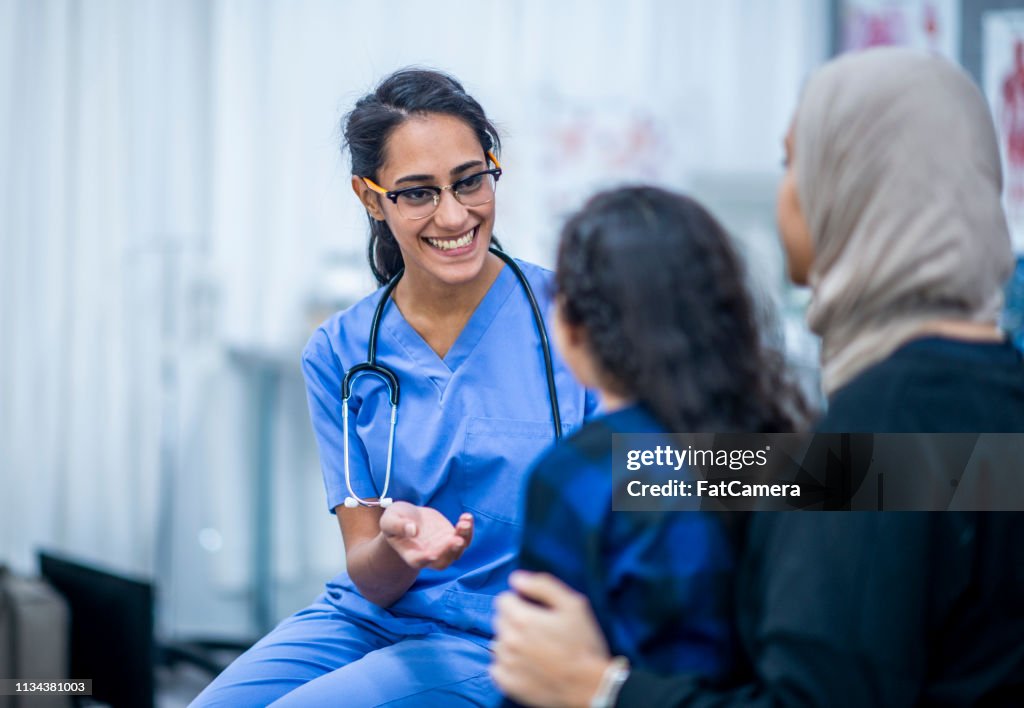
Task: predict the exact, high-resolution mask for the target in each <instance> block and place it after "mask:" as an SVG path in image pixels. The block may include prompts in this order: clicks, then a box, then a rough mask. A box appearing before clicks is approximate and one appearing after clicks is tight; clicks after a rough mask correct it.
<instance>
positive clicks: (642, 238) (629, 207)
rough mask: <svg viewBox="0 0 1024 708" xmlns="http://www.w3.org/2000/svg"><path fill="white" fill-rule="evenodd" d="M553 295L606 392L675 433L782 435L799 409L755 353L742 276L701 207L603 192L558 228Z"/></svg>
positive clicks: (757, 342)
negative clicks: (579, 330)
mask: <svg viewBox="0 0 1024 708" xmlns="http://www.w3.org/2000/svg"><path fill="white" fill-rule="evenodd" d="M555 287H556V288H557V291H558V295H559V296H560V306H561V308H562V310H561V312H562V315H563V316H564V318H565V321H566V322H567V323H569V324H572V325H582V326H583V329H584V331H585V333H586V337H587V342H588V344H589V348H590V350H591V351H592V353H593V355H594V357H595V359H596V361H597V363H598V364H599V365H600V367H601V369H602V370H603V373H604V374H605V375H606V376H607V377H608V380H607V382H606V383H607V385H609V386H610V387H611V388H612V389H613V390H616V391H617V392H618V393H620V394H627V395H629V396H631V397H635V398H636V399H637V400H638V401H640V402H641V403H643V404H645V405H646V406H647V407H648V408H649V409H650V410H651V411H652V412H653V414H654V415H655V416H656V417H657V418H658V419H659V420H660V421H661V422H662V424H664V425H665V426H666V427H668V428H669V429H670V430H673V431H675V432H764V433H771V432H789V431H792V430H794V429H796V428H797V426H799V425H801V424H802V423H803V420H801V418H805V417H806V410H807V409H806V406H805V404H804V403H803V400H802V397H801V396H800V394H799V392H798V390H797V389H796V387H795V386H794V385H792V384H791V383H790V382H789V380H788V379H787V377H786V374H785V366H784V363H783V360H782V357H781V356H780V355H779V354H778V353H776V352H772V351H770V350H768V349H767V348H766V347H764V345H763V340H762V338H761V336H760V333H759V327H758V323H757V320H756V317H755V314H754V312H755V310H754V306H753V301H752V299H751V296H750V294H749V292H748V290H747V287H746V284H745V278H744V271H743V268H742V266H741V263H740V260H739V258H738V257H737V255H736V253H735V251H734V250H733V247H732V245H731V243H730V239H729V236H728V234H727V233H726V232H725V230H724V229H723V228H722V227H721V226H720V225H719V223H718V222H717V221H716V220H715V218H714V217H713V216H711V214H709V213H708V212H707V210H705V209H704V208H703V207H702V206H701V205H700V204H698V203H697V202H696V201H694V200H693V199H690V198H688V197H685V196H682V195H678V194H673V193H672V192H668V191H666V190H663V189H659V188H656V187H646V186H640V187H626V188H620V189H615V190H610V191H606V192H602V193H600V194H598V195H596V196H594V197H593V198H591V199H590V201H588V202H587V204H586V205H585V206H584V207H583V208H582V209H581V210H580V211H579V212H577V213H576V214H575V215H574V216H572V217H571V218H570V220H569V221H568V223H566V225H565V227H564V228H563V229H562V234H561V242H560V245H559V249H558V266H557V273H556V276H555Z"/></svg>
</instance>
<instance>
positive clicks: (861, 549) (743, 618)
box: [616, 512, 929, 708]
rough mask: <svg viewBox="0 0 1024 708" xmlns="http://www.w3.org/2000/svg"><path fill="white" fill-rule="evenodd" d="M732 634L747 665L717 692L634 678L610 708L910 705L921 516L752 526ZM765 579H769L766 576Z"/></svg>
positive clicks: (921, 657)
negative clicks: (735, 632)
mask: <svg viewBox="0 0 1024 708" xmlns="http://www.w3.org/2000/svg"><path fill="white" fill-rule="evenodd" d="M747 538H748V541H747V548H746V549H745V551H744V554H743V558H742V560H741V568H740V576H739V577H738V579H737V581H738V593H739V596H740V597H739V602H738V608H739V616H738V623H739V632H740V636H741V639H742V644H743V646H744V647H745V650H746V652H747V654H748V656H750V657H751V659H750V660H751V662H752V666H751V669H750V671H749V672H748V675H747V677H746V678H745V679H743V680H740V681H738V682H736V683H734V684H732V685H729V686H716V685H712V684H710V683H708V682H707V681H705V680H703V679H701V678H700V677H696V676H692V675H678V676H658V675H654V674H651V673H648V672H644V671H636V672H634V673H631V675H630V677H629V679H628V680H627V681H626V683H625V684H624V685H623V688H622V692H621V693H620V694H619V700H618V701H617V703H616V705H617V706H620V707H621V708H633V707H634V706H635V707H639V706H687V707H692V708H698V707H699V708H711V707H712V706H714V707H718V708H721V707H725V706H740V705H742V706H765V707H767V706H829V707H830V708H831V707H832V706H840V707H843V706H851V707H853V706H865V705H885V706H904V705H914V704H916V703H917V702H918V701H919V699H920V696H919V691H920V687H921V685H922V680H923V676H924V673H925V671H926V651H927V641H928V637H927V631H926V626H927V611H928V610H927V600H926V598H928V593H929V522H928V515H927V514H923V513H875V512H863V513H858V512H777V513H764V514H757V515H755V518H754V519H752V521H751V523H750V526H749V533H748V537H747ZM769 571H770V572H769Z"/></svg>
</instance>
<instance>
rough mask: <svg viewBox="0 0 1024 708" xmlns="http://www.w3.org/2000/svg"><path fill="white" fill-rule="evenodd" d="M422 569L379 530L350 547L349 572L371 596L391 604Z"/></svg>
mask: <svg viewBox="0 0 1024 708" xmlns="http://www.w3.org/2000/svg"><path fill="white" fill-rule="evenodd" d="M419 572H420V571H419V569H418V568H413V567H411V566H409V565H408V564H407V563H406V562H405V561H404V560H402V558H401V556H399V555H398V553H396V552H395V549H394V548H392V547H391V544H389V543H388V542H387V539H385V538H384V534H378V535H377V536H375V537H374V538H372V539H370V540H368V541H365V542H363V543H360V544H359V545H357V546H355V547H354V548H351V549H349V553H348V574H349V577H351V578H352V582H354V583H355V585H356V587H357V588H359V592H361V593H362V594H363V597H365V598H366V599H367V600H369V601H370V602H372V603H373V604H375V605H377V606H379V607H390V606H391V605H393V604H394V603H395V602H397V601H398V599H399V598H401V597H402V595H404V594H405V593H406V591H407V590H408V589H409V588H410V587H412V584H413V583H414V582H415V581H416V576H418V575H419Z"/></svg>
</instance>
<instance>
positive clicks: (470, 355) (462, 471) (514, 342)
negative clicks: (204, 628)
mask: <svg viewBox="0 0 1024 708" xmlns="http://www.w3.org/2000/svg"><path fill="white" fill-rule="evenodd" d="M520 267H521V268H522V269H523V271H524V273H525V274H526V276H527V279H528V280H529V282H530V285H531V286H532V288H533V291H534V293H535V296H536V298H537V301H538V304H539V305H540V307H541V312H542V314H544V315H545V320H546V321H549V320H550V317H549V316H548V314H549V313H548V309H549V307H550V299H551V298H550V293H551V277H552V276H551V273H550V272H549V271H546V270H544V269H542V268H539V267H537V266H534V265H531V264H528V263H520ZM380 296H381V291H380V290H378V291H377V292H376V293H373V294H372V295H370V296H369V297H367V298H365V299H364V300H362V301H360V302H359V303H357V304H356V305H354V306H352V307H351V308H349V309H348V310H346V311H344V312H341V313H339V314H337V315H335V316H333V317H332V318H330V319H329V320H328V321H327V322H325V323H324V324H323V325H322V326H321V327H320V328H319V329H318V330H317V331H316V332H315V333H314V334H313V336H312V337H311V339H310V340H309V343H308V345H307V346H306V350H305V352H304V354H303V362H302V364H303V371H304V373H305V376H306V385H307V391H308V396H309V407H310V414H311V417H312V422H313V429H314V432H315V433H316V438H317V443H318V445H319V449H320V462H321V467H322V471H323V476H324V485H325V487H326V491H327V506H328V509H330V510H333V509H334V508H335V507H337V506H338V505H340V504H343V503H344V500H345V497H346V496H347V495H348V492H347V490H346V487H345V476H344V466H343V465H344V463H343V447H342V419H341V406H342V404H341V379H342V377H343V375H344V372H345V371H346V370H347V369H348V368H349V367H351V366H353V365H356V364H359V363H362V362H364V361H366V356H367V344H368V341H369V334H370V322H371V319H372V317H373V313H374V310H375V308H376V306H377V303H378V301H379V299H380ZM549 336H550V335H549ZM377 346H378V350H377V351H378V363H381V364H383V365H384V366H387V367H388V368H390V369H391V370H392V371H393V372H394V373H395V374H396V375H397V377H398V380H399V383H400V386H401V398H400V401H399V410H398V423H397V429H396V432H395V449H394V461H393V465H392V476H391V487H390V489H389V491H388V496H390V497H392V498H393V499H395V500H402V501H408V502H411V503H413V504H417V505H423V506H430V507H433V508H435V509H437V510H439V511H440V512H441V513H443V514H444V515H445V516H446V517H447V518H448V519H449V520H451V521H453V522H454V521H455V520H456V519H457V518H458V516H459V514H461V513H462V512H463V511H469V512H471V513H472V514H473V516H474V519H475V530H474V535H473V541H472V543H471V544H470V546H469V548H468V549H467V550H466V552H465V553H464V554H463V556H462V557H461V558H460V559H459V560H458V561H457V562H455V563H454V564H452V565H451V566H450V567H449V568H447V569H445V570H442V571H437V570H430V569H426V570H423V571H421V572H420V574H419V576H418V578H417V580H416V581H415V583H414V584H413V586H412V587H411V588H410V589H409V591H408V592H406V594H405V595H404V596H403V597H402V598H401V599H399V600H398V601H397V602H396V603H395V604H394V605H392V606H391V607H390V608H388V609H382V608H380V607H377V606H376V605H373V604H372V603H370V602H368V601H367V600H366V599H364V598H363V597H362V596H361V595H360V594H359V592H358V590H357V589H356V588H355V585H354V584H353V583H352V580H351V579H350V578H349V576H348V574H347V573H345V572H342V573H340V574H339V575H338V576H337V577H335V578H334V579H333V580H332V581H331V582H330V583H329V584H328V592H327V593H325V595H324V596H322V597H321V598H320V599H319V600H318V601H317V603H316V604H314V605H313V606H312V607H310V608H308V609H307V610H304V611H303V612H300V613H299V614H297V615H295V616H294V617H292V618H291V619H289V620H286V622H285V623H283V624H282V625H281V626H280V627H279V628H278V629H276V630H274V631H273V632H272V633H271V634H270V635H268V636H267V637H266V638H264V640H263V641H262V642H260V644H259V645H257V647H254V648H253V649H252V650H250V651H249V652H247V653H246V654H245V655H243V656H242V657H240V658H239V660H237V661H236V662H235V664H233V665H232V666H231V667H230V668H229V669H228V670H227V672H225V675H222V676H221V677H220V678H218V679H217V681H216V682H215V684H214V685H213V686H212V687H211V689H208V691H207V692H208V693H210V697H209V698H205V697H206V693H204V694H203V696H201V697H200V699H199V700H197V703H196V705H204V706H205V705H216V704H217V703H216V702H211V701H213V700H214V699H213V696H224V697H225V699H224V700H225V701H226V702H227V703H231V701H235V702H234V703H231V704H232V705H257V704H260V705H265V704H267V703H270V702H271V701H272V700H273V699H274V698H275V697H277V696H278V695H280V694H281V693H283V692H285V691H288V690H290V688H289V687H292V688H294V687H295V686H298V685H302V686H303V688H301V689H298V690H296V696H297V697H296V701H298V700H299V698H298V696H299V695H300V694H301V695H302V696H306V695H307V694H308V696H309V703H308V704H318V702H317V700H316V698H315V696H328V695H331V696H333V697H334V700H335V701H337V700H338V699H340V698H344V703H345V705H353V706H363V705H377V704H378V703H376V702H374V701H378V700H380V701H383V700H384V699H383V698H381V695H382V694H380V693H379V691H385V692H387V695H388V698H387V700H397V697H399V696H405V695H408V696H412V695H417V696H418V699H417V701H414V702H413V703H410V705H434V704H435V703H434V702H433V700H434V699H433V698H430V696H431V695H433V694H430V693H429V691H431V690H438V691H442V693H440V694H437V696H436V699H437V700H436V704H438V705H460V703H459V702H457V701H455V700H454V699H452V698H451V696H448V697H446V698H443V699H442V697H441V696H443V695H447V694H445V693H444V691H447V692H448V693H449V694H451V693H453V692H454V693H460V691H462V692H463V693H462V694H460V695H464V697H467V698H466V700H469V701H470V703H469V704H472V705H476V704H477V703H475V702H474V701H476V700H477V698H479V697H480V696H482V695H485V694H486V695H487V696H490V698H494V699H495V700H497V693H496V692H495V689H494V687H493V685H492V684H491V683H490V680H489V679H488V678H487V677H486V669H487V665H488V663H489V656H488V655H489V651H488V650H487V648H486V647H487V645H488V643H489V641H490V638H491V635H492V630H491V619H492V613H493V601H494V596H495V595H496V594H497V593H499V592H501V591H502V590H504V589H506V587H507V577H508V573H509V572H510V571H511V570H512V568H513V567H514V560H515V555H516V551H517V549H518V542H519V537H520V532H521V526H522V519H521V511H520V510H521V508H522V504H521V495H522V493H523V484H524V480H525V476H526V472H527V470H528V469H529V467H530V465H531V464H532V463H533V461H534V460H535V459H536V458H537V457H538V456H539V455H540V454H541V453H542V452H543V451H544V450H545V449H546V448H547V447H549V446H550V445H551V444H552V443H553V442H554V427H553V424H552V420H551V408H550V403H549V399H548V389H547V381H546V378H545V372H544V360H543V355H542V350H541V347H540V343H539V339H538V335H537V330H536V326H535V324H534V321H533V315H532V311H531V309H530V307H529V301H528V300H527V297H526V294H525V293H524V292H523V289H522V287H521V286H520V284H519V281H518V279H517V278H516V276H515V274H514V273H513V272H512V271H511V269H509V268H508V267H503V268H502V270H501V272H500V273H499V275H498V277H497V279H496V280H495V282H494V284H493V285H492V286H491V288H490V290H489V291H488V292H487V294H486V295H485V296H484V298H483V300H482V301H481V302H480V304H479V305H478V306H477V309H476V310H475V312H474V313H473V315H472V316H471V317H470V319H469V321H468V322H467V324H466V326H465V328H464V329H463V331H462V333H461V334H460V336H459V338H458V339H457V340H456V342H455V343H454V345H453V346H452V347H451V349H450V351H449V352H448V353H447V355H446V356H445V357H444V358H443V359H441V358H440V357H438V356H437V354H436V353H435V352H434V351H433V350H432V349H431V348H430V347H429V345H427V343H426V342H425V341H424V340H423V339H422V338H421V337H420V335H419V334H418V333H417V332H416V331H415V330H414V329H413V328H412V327H411V326H410V325H409V323H408V322H406V320H405V319H404V317H403V316H402V314H401V312H400V311H399V310H398V308H397V307H396V306H395V304H394V303H393V302H390V303H388V305H387V307H386V309H385V311H384V316H383V318H382V321H381V324H380V334H379V338H378V345H377ZM552 354H553V357H554V371H555V383H556V388H557V391H558V402H559V409H560V412H561V418H562V428H563V431H564V432H565V433H569V432H571V431H573V430H574V429H576V428H578V427H579V426H580V425H582V423H583V419H584V417H585V416H587V415H590V414H591V413H592V412H593V411H594V410H595V409H596V407H597V404H596V399H595V398H594V397H593V396H591V395H589V394H588V393H587V392H586V390H585V389H583V388H582V387H580V385H579V384H578V383H576V381H575V379H574V378H573V377H572V374H571V373H570V371H569V370H568V369H567V368H566V366H565V364H564V363H563V362H562V360H561V358H560V357H559V356H558V353H557V351H553V352H552ZM390 414H391V407H390V403H389V402H388V396H387V389H386V387H385V385H384V384H383V383H382V382H380V381H379V380H378V379H376V378H373V377H370V376H363V377H361V378H359V379H358V381H357V382H356V383H355V385H354V387H353V392H352V397H351V399H350V401H349V436H350V443H349V459H350V469H351V478H352V486H353V489H354V490H355V492H356V494H358V495H359V496H361V497H364V498H365V497H377V496H379V495H380V492H381V490H382V489H383V483H384V473H385V469H386V462H387V444H388V434H389V429H390ZM309 613H312V614H311V615H310V614H309ZM310 617H312V619H311V618H310ZM410 642H412V644H410ZM467 644H469V645H474V646H475V648H472V649H471V648H469V647H468V646H467ZM410 647H416V651H415V652H412V655H414V656H415V660H413V659H411V658H410V655H409V653H408V652H407V649H408V648H410ZM367 652H371V653H369V654H368V653H367ZM351 662H355V663H354V664H351ZM410 662H411V663H410ZM350 664H351V665H350ZM271 669H272V670H271ZM363 673H366V676H367V677H366V679H365V680H363V679H360V681H362V683H360V684H359V685H363V683H365V684H366V686H367V688H366V691H367V692H366V693H357V694H355V695H354V696H353V697H346V696H347V694H346V693H345V692H344V691H341V685H342V683H344V684H345V685H348V683H349V681H351V680H354V679H351V678H350V677H351V676H353V675H354V674H355V675H360V674H363ZM273 676H277V677H278V678H272V677H273ZM337 676H341V677H343V679H344V680H343V681H342V680H341V679H338V678H336V677H337ZM318 677H319V678H318ZM474 677H475V678H474ZM314 678H316V681H314V682H313V683H314V684H315V686H309V685H307V682H310V681H312V679H314ZM339 681H340V683H339ZM464 681H465V682H466V683H462V682H464ZM321 683H322V684H323V688H321V687H320V686H321ZM378 684H382V685H384V686H385V687H387V686H391V688H385V689H377V688H374V687H375V686H377V685H378ZM430 686H433V687H434V688H430ZM446 686H447V688H444V687H446ZM459 686H461V687H462V688H459ZM371 688H372V690H371ZM233 690H234V691H236V693H232V691H233ZM347 690H348V689H346V691H347ZM359 690H363V689H359ZM321 691H323V693H321ZM334 691H341V692H340V693H339V692H334ZM424 691H427V692H428V693H423V692H424ZM371 698H372V700H371ZM289 700H290V699H289ZM389 705H390V704H389Z"/></svg>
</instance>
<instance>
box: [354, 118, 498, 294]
mask: <svg viewBox="0 0 1024 708" xmlns="http://www.w3.org/2000/svg"><path fill="white" fill-rule="evenodd" d="M488 167H490V165H489V164H487V156H486V155H485V153H484V149H483V147H482V146H481V145H480V141H479V140H478V139H477V136H476V134H475V133H474V132H473V130H472V128H470V126H469V125H468V124H467V123H466V122H465V121H463V120H460V119H459V118H455V117H453V116H449V115H443V114H437V113H429V114H426V115H421V116H412V117H410V118H409V119H407V120H406V121H405V122H404V123H402V124H401V125H400V126H398V127H397V128H395V130H394V132H392V133H391V136H390V137H389V138H388V142H387V147H386V150H385V159H384V164H383V165H382V166H381V169H380V170H379V171H378V173H377V175H376V177H377V183H378V184H380V185H381V186H382V187H384V188H385V189H388V190H391V191H397V190H400V189H407V188H409V187H416V186H435V187H444V186H446V185H449V184H451V183H453V182H456V181H457V180H459V179H461V178H463V177H466V176H468V175H472V174H473V173H476V172H480V171H481V170H485V169H487V168H488ZM352 186H353V188H354V189H355V190H356V193H357V194H358V195H359V198H360V200H361V201H362V202H363V204H364V206H366V209H367V210H368V211H369V212H370V216H372V217H373V218H375V219H378V220H382V221H386V222H387V224H388V227H389V228H390V229H391V232H392V233H393V234H394V236H395V240H396V241H397V242H398V246H399V248H400V249H401V251H402V259H403V260H404V261H405V276H404V277H403V281H406V280H407V281H409V282H410V283H423V284H427V285H429V286H434V287H436V286H437V285H439V284H443V285H448V286H453V285H460V284H464V283H468V282H472V281H474V280H475V279H476V278H478V277H480V276H481V273H482V271H483V266H484V263H485V261H486V259H487V248H488V247H489V246H490V243H491V232H492V230H493V228H494V200H493V199H492V200H491V201H490V202H489V203H487V204H482V205H480V206H473V207H467V206H465V205H463V204H461V203H460V202H459V201H458V200H457V199H455V196H454V195H453V194H452V190H450V189H447V190H444V191H443V192H442V193H441V198H440V203H439V204H438V206H437V210H436V211H435V212H434V213H433V214H432V215H431V216H429V217H427V218H424V219H409V218H406V217H404V216H403V215H402V214H401V213H400V212H399V209H398V206H397V205H396V204H394V203H393V202H392V201H391V200H390V199H388V198H387V197H385V196H383V195H381V194H378V193H376V192H374V191H372V190H370V189H369V188H368V187H367V186H366V185H365V184H364V183H363V182H362V180H360V179H359V178H358V177H355V178H353V181H352Z"/></svg>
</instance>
